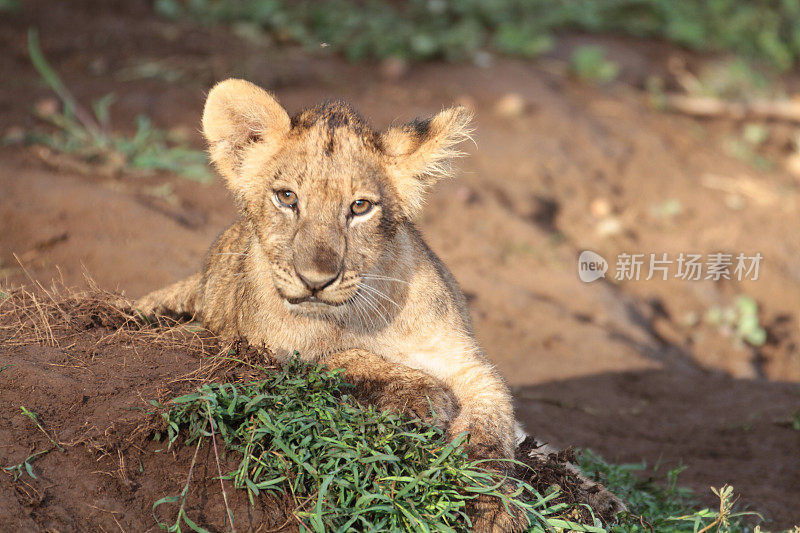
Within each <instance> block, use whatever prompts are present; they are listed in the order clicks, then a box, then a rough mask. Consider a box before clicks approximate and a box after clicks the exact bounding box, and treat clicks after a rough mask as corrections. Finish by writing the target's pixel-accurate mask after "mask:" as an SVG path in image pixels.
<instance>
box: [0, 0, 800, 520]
mask: <svg viewBox="0 0 800 533" xmlns="http://www.w3.org/2000/svg"><path fill="white" fill-rule="evenodd" d="M212 3H213V2H212ZM201 4H203V3H202V2H200V3H199V4H198V5H201ZM181 5H183V4H180V3H172V2H156V5H155V6H154V5H153V4H151V3H149V2H145V1H130V2H101V1H92V0H81V1H77V0H76V1H71V2H46V1H34V0H31V1H28V2H23V3H22V4H20V5H19V6H18V7H17V9H14V10H8V11H5V10H4V11H2V12H0V44H1V45H2V49H3V51H4V53H3V54H2V55H0V72H1V73H2V75H1V76H0V77H2V80H3V81H2V84H0V132H1V133H2V135H3V136H4V137H3V139H4V140H3V147H2V148H1V149H0V221H1V225H0V278H2V279H3V280H4V281H3V284H20V283H29V282H30V281H29V278H28V276H30V277H32V278H34V279H37V280H41V281H42V282H44V283H47V282H48V281H49V280H51V279H53V278H56V277H60V278H63V280H64V281H65V283H66V284H67V285H77V284H80V283H82V280H83V276H84V274H86V273H88V274H89V275H91V277H93V278H94V279H95V280H96V281H97V283H98V284H99V285H100V286H101V287H103V288H106V289H118V290H121V291H124V292H125V293H126V294H127V295H129V296H132V297H137V296H140V295H142V294H144V293H145V292H147V291H149V290H151V289H154V288H157V287H159V286H162V285H164V284H166V283H169V282H172V281H174V280H177V279H180V278H182V277H184V276H186V275H188V274H191V273H192V272H194V271H196V270H197V269H198V268H199V265H200V261H201V259H202V257H203V254H204V252H205V250H206V249H207V247H208V246H209V244H210V243H211V241H212V240H213V238H214V237H215V236H216V234H218V233H219V232H220V231H221V230H222V229H223V228H224V227H225V226H226V225H227V224H229V223H230V221H231V220H232V219H233V217H234V216H235V208H234V205H233V202H232V200H231V198H230V196H229V195H228V194H227V192H226V191H225V188H224V186H223V184H222V183H221V181H220V180H219V179H213V176H212V177H210V179H209V178H207V177H203V176H202V175H195V176H190V177H189V178H194V179H187V177H184V176H181V175H179V174H178V173H176V172H169V171H165V170H155V171H150V172H143V171H142V170H141V167H145V166H147V165H146V164H145V163H143V161H145V159H146V157H145V156H147V157H151V156H152V154H151V153H149V152H148V153H146V154H145V155H142V154H141V153H138V152H137V154H138V155H137V157H140V159H137V160H136V161H138V163H137V164H138V166H139V167H140V168H136V169H133V170H131V169H129V168H128V166H129V165H126V164H125V163H120V162H119V161H113V160H112V161H109V160H108V159H107V158H106V159H103V158H101V157H99V156H97V155H96V154H95V155H92V154H89V155H88V156H87V155H86V154H85V153H83V154H81V156H80V157H77V156H76V155H75V154H74V153H73V154H69V153H64V150H61V149H60V148H63V146H64V144H63V143H61V144H59V142H60V141H59V140H58V139H55V140H53V139H51V140H50V141H49V142H45V143H44V145H43V144H42V141H41V138H40V137H39V138H38V139H39V140H38V141H37V138H36V137H35V135H32V132H38V133H37V135H40V136H41V135H50V134H51V133H52V132H53V131H55V129H56V128H54V127H53V126H52V125H48V124H47V123H46V122H45V121H43V120H42V119H41V117H45V118H47V117H51V118H52V116H53V114H54V113H56V114H57V113H58V112H59V109H60V104H59V101H58V100H55V99H54V95H53V92H52V91H51V89H50V88H48V86H47V85H46V84H45V83H44V82H43V81H42V78H41V76H40V75H39V73H37V71H36V70H35V69H34V68H33V66H32V64H31V60H30V57H29V46H28V29H29V27H36V28H37V29H38V34H39V41H40V43H41V48H42V50H43V52H44V54H45V56H46V57H47V59H48V61H49V62H50V64H51V65H52V66H53V67H54V68H55V69H56V70H57V71H58V73H59V75H60V76H61V78H62V80H63V82H64V84H65V85H66V87H68V88H69V90H70V91H71V92H72V93H73V94H74V96H75V97H76V98H77V99H78V100H79V101H81V102H84V103H85V104H87V107H88V104H89V103H90V102H92V101H94V100H96V99H98V98H100V97H102V96H103V95H105V94H108V93H113V94H114V98H115V99H114V102H113V104H112V105H111V108H110V110H111V111H110V114H111V116H112V117H113V125H112V129H113V131H114V132H115V135H119V136H127V137H128V138H130V137H133V136H134V134H135V132H136V128H137V127H136V117H137V116H139V115H143V116H146V117H148V118H149V120H150V123H151V124H152V128H154V129H157V130H158V131H164V132H169V139H170V142H173V143H176V144H180V145H186V146H189V147H192V148H193V149H194V150H200V149H202V147H203V143H202V139H201V136H200V133H199V119H200V114H201V111H202V105H203V101H204V96H205V94H206V92H207V90H208V88H209V87H210V86H211V85H212V84H213V83H214V82H215V81H217V80H220V79H224V78H226V77H231V76H238V77H243V78H246V79H248V80H250V81H253V82H255V83H257V84H259V85H261V86H263V87H265V88H268V89H269V90H271V91H274V92H275V94H276V95H277V96H278V98H279V99H280V101H281V102H282V103H283V104H284V105H285V106H286V107H287V109H288V110H289V111H290V112H294V111H297V110H299V109H301V108H302V107H304V106H307V105H311V104H314V103H316V102H318V101H320V100H321V99H324V98H330V97H336V98H343V99H346V100H348V101H350V102H351V103H353V104H354V105H355V107H356V108H357V109H359V110H360V111H361V112H362V113H363V114H364V115H365V117H367V118H368V119H369V120H370V122H371V123H372V124H373V125H374V126H375V127H376V128H383V127H385V126H387V125H388V124H390V123H392V122H398V121H406V120H411V119H413V118H415V117H417V116H421V115H426V114H430V113H433V112H435V111H437V110H439V109H440V108H441V107H443V106H445V105H449V104H451V103H453V102H458V103H462V104H464V105H468V106H470V107H471V108H472V109H474V111H475V114H476V122H475V126H476V128H477V129H476V133H475V144H474V145H467V146H465V147H464V149H465V151H466V152H467V153H468V157H466V158H465V159H463V160H462V161H461V162H460V163H459V168H460V172H459V173H458V177H457V179H454V180H451V181H447V182H445V183H442V184H441V185H439V186H438V187H437V188H436V189H435V191H434V193H433V194H432V195H431V197H430V199H429V202H428V205H427V209H426V212H425V215H424V217H423V219H422V220H421V221H420V227H421V229H422V231H423V233H424V235H425V236H426V238H427V240H428V242H429V244H430V245H431V247H432V248H433V249H434V250H435V251H436V253H438V254H439V255H440V256H441V257H442V258H443V259H444V261H445V262H446V263H447V265H448V266H449V267H450V269H451V270H452V271H453V272H454V274H455V275H456V277H457V279H458V280H459V281H460V282H461V284H462V286H463V288H464V290H465V292H466V293H467V294H468V297H469V299H470V302H471V309H472V314H473V317H474V320H475V325H476V330H477V335H478V338H479V340H480V342H481V344H482V345H483V346H484V347H485V349H486V352H487V353H488V355H489V357H490V358H491V359H492V361H494V362H495V363H496V364H497V366H498V367H499V369H500V371H501V372H502V374H503V375H504V376H505V377H506V379H507V380H508V381H509V383H510V384H511V385H512V387H513V388H514V391H515V397H516V400H517V405H518V409H519V413H520V418H521V419H522V420H523V422H524V423H525V425H526V427H527V429H528V430H529V431H530V432H531V433H532V434H534V435H536V436H537V437H538V438H539V439H543V440H546V441H549V442H551V443H553V444H555V445H558V446H567V445H575V446H581V447H589V448H592V449H593V450H595V451H597V452H599V453H600V454H602V455H603V456H604V457H605V458H606V459H608V460H610V461H614V462H638V461H641V460H646V461H647V462H648V464H651V465H652V464H655V463H661V464H662V465H664V467H666V466H669V467H672V466H674V465H676V464H680V463H682V464H685V465H687V466H688V467H689V468H688V469H687V470H686V472H684V473H683V474H682V476H681V479H682V482H684V483H686V484H687V485H689V486H691V487H692V488H694V489H696V490H697V492H698V493H699V494H700V495H701V496H702V497H703V498H706V500H705V501H706V502H707V503H709V504H712V503H713V501H714V498H713V495H711V493H710V492H709V491H708V487H709V486H712V485H713V486H720V485H721V484H723V483H730V484H732V485H734V486H735V487H736V489H737V491H738V492H740V493H741V494H742V502H743V503H744V505H745V506H748V507H749V508H751V509H753V510H756V511H758V512H760V513H762V514H763V515H764V516H765V518H766V519H767V523H766V525H767V527H772V528H781V527H788V526H789V525H790V524H792V523H796V522H798V521H800V511H798V509H797V505H796V502H797V501H800V481H798V480H800V461H798V451H800V389H799V388H798V385H797V384H798V382H800V348H799V347H798V343H799V342H800V314H798V306H797V302H798V301H800V238H798V237H797V228H798V226H799V225H800V224H798V223H799V222H800V217H799V216H798V210H799V209H800V201H799V200H800V175H799V174H798V162H797V158H798V152H797V150H798V147H797V145H796V140H797V136H798V133H800V130H798V128H797V126H796V125H795V124H793V123H792V122H791V121H786V120H765V119H762V118H759V117H747V118H741V117H735V116H730V115H726V114H723V115H722V116H719V117H712V118H704V119H699V118H696V117H691V116H687V115H685V114H678V113H668V112H665V111H664V110H661V109H658V108H657V106H654V103H658V102H659V99H660V98H662V97H663V96H664V94H666V93H674V92H680V93H681V94H684V95H690V96H693V97H695V96H697V97H699V96H709V95H711V96H712V97H715V98H716V97H720V98H738V99H740V100H741V99H742V98H745V97H747V96H748V95H747V94H744V93H743V92H742V91H745V92H746V91H750V92H752V93H755V96H753V97H754V98H767V99H775V98H785V99H786V101H788V102H793V100H792V95H793V94H794V90H795V89H796V88H797V80H796V79H795V74H794V73H793V72H792V71H791V70H788V71H784V72H783V73H782V74H781V75H780V76H777V75H776V76H774V77H771V75H769V74H762V73H761V71H756V70H752V71H751V70H748V68H749V67H743V66H742V65H743V63H740V62H738V60H736V59H732V58H731V57H732V56H729V55H728V54H723V53H714V54H711V53H704V54H700V53H697V52H694V51H690V50H688V49H686V48H681V47H678V46H676V45H675V44H671V43H668V42H666V41H665V40H660V39H656V38H652V37H651V38H648V39H643V38H637V37H629V36H621V35H619V33H618V32H617V33H614V34H611V33H609V32H603V33H601V34H588V33H585V32H582V31H577V30H574V29H573V30H569V31H560V32H558V34H557V38H553V39H552V42H547V43H544V44H542V45H541V50H538V49H537V50H536V51H535V54H534V53H531V54H528V55H537V57H536V58H535V59H532V58H522V57H519V56H520V55H525V54H520V53H517V54H515V55H516V57H506V56H504V55H503V54H501V53H498V52H497V51H496V50H494V49H492V48H489V51H486V50H484V49H483V48H479V49H476V50H470V51H469V53H468V54H466V55H465V57H450V55H452V54H451V53H450V52H449V51H448V50H449V49H448V48H446V47H445V48H443V49H442V50H440V51H439V52H436V47H435V43H434V45H432V46H434V52H432V54H433V55H434V56H435V58H434V60H433V61H425V62H415V61H414V60H415V59H428V58H427V57H422V58H417V57H415V56H414V55H413V54H412V55H411V56H410V57H404V58H401V57H388V58H387V57H383V58H381V57H370V56H371V53H366V52H360V56H367V60H366V61H362V62H359V63H356V62H352V61H348V60H347V59H346V58H343V57H342V53H340V52H343V54H344V55H345V56H348V55H351V56H354V55H355V56H357V57H355V58H360V56H359V55H358V54H355V53H352V49H354V48H357V47H351V48H346V47H345V48H344V49H343V50H342V47H343V46H344V45H342V44H341V43H339V41H332V42H331V43H327V42H322V41H320V43H319V44H318V45H317V46H316V47H314V46H309V45H308V43H307V42H306V43H305V44H306V46H300V45H298V44H293V43H295V42H296V41H297V40H298V39H292V38H290V37H291V36H289V37H287V36H285V35H283V36H282V35H281V34H280V32H276V31H275V28H271V29H270V31H262V30H261V29H259V27H256V26H255V25H253V24H243V23H241V22H239V23H232V24H228V23H227V22H228V21H225V22H226V23H225V24H222V23H214V24H209V23H207V22H208V21H207V20H202V19H201V20H197V19H194V18H191V17H189V16H188V15H189V14H187V13H183V12H181V13H178V14H179V15H186V16H180V17H178V18H169V17H166V16H165V14H169V13H168V11H169V8H170V6H171V7H172V8H174V7H175V6H181ZM173 14H175V13H173ZM204 22H205V23H204ZM612 29H613V28H612ZM332 37H336V36H335V35H334V36H332ZM666 37H670V36H666ZM309 40H312V41H313V39H312V38H310V37H309ZM671 40H675V39H674V38H672V39H671ZM521 42H523V43H524V42H529V41H525V40H524V39H522V40H521ZM679 42H680V41H679ZM683 44H686V43H683ZM323 45H327V46H323ZM368 45H369V43H368ZM364 46H367V45H364ZM497 47H498V44H497V43H495V48H497ZM454 49H460V48H458V47H455V48H454ZM369 50H371V49H369ZM422 50H428V48H425V47H423V48H422ZM737 51H738V50H737ZM437 54H438V55H437ZM422 55H423V56H424V54H422ZM778 55H779V56H780V54H778ZM439 56H441V57H439ZM436 57H438V59H437V58H436ZM351 59H352V58H351ZM445 59H455V60H457V61H445ZM768 59H769V58H768ZM776 61H777V62H778V63H779V62H780V61H781V60H780V58H778V59H773V60H772V63H775V62H776ZM789 61H790V63H791V57H790V59H789ZM773 66H774V65H773ZM778 66H780V65H778ZM743 72H744V74H742V73H743ZM769 72H773V71H772V70H770V71H769ZM765 95H766V96H765ZM37 115H38V116H39V117H40V118H37ZM42 132H44V133H42ZM165 135H166V134H165ZM33 141H37V142H33ZM48 144H49V147H48V146H47V145H48ZM126 149H127V148H126ZM134 166H135V165H134ZM156 166H157V165H156ZM129 170H130V171H129ZM198 178H200V179H199V181H198ZM582 250H593V251H595V252H597V253H599V254H600V255H602V256H604V257H605V258H606V259H609V260H610V261H611V262H612V269H613V260H614V258H615V257H616V256H617V254H619V253H622V252H627V253H646V254H649V253H656V254H659V255H660V254H662V253H667V254H669V256H670V257H673V258H674V257H677V255H678V254H679V253H681V252H683V253H702V254H709V253H715V252H725V253H731V254H734V255H735V254H738V253H740V252H743V253H745V254H747V255H753V254H755V253H756V252H760V253H761V254H762V256H763V257H764V260H763V262H762V264H761V269H760V276H759V279H758V280H757V281H741V282H740V281H737V280H735V279H734V280H724V281H682V280H677V279H670V280H668V281H661V280H651V281H644V280H641V281H623V282H615V281H613V280H611V279H606V280H599V281H596V282H594V283H582V282H581V281H580V280H579V279H578V276H577V257H578V254H579V253H580V252H581V251H582ZM15 254H16V256H18V257H19V258H20V260H21V262H22V264H23V265H24V266H25V269H26V270H27V273H25V272H23V270H22V268H21V267H20V265H19V264H18V262H17V260H16V259H15V257H14V256H15ZM673 272H674V271H673ZM608 277H609V278H613V271H609V276H608ZM742 297H744V298H746V299H747V301H748V302H755V303H757V306H758V308H757V319H758V322H757V326H758V328H759V329H763V332H764V333H765V338H764V339H760V340H761V341H762V342H758V340H759V339H758V338H757V336H756V337H753V338H755V339H756V340H755V341H753V342H751V341H752V340H753V338H751V337H746V336H744V335H743V334H742V333H741V329H740V330H738V331H739V333H737V328H738V327H739V326H740V325H741V321H742V320H743V317H742V316H741V315H742V314H743V313H744V311H743V310H742V309H741V308H737V304H736V302H737V301H742V300H741V298H742ZM748 339H749V340H748Z"/></svg>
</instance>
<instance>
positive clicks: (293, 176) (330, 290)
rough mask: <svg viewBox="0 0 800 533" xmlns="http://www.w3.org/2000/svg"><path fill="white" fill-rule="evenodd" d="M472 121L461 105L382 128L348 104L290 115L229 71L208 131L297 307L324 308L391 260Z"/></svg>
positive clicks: (215, 97)
mask: <svg viewBox="0 0 800 533" xmlns="http://www.w3.org/2000/svg"><path fill="white" fill-rule="evenodd" d="M469 120H470V116H469V114H468V113H467V111H466V110H465V109H464V108H463V107H455V108H450V109H446V110H444V111H442V112H440V113H439V114H437V115H435V116H434V117H431V118H429V119H426V120H421V121H415V122H413V123H410V124H407V125H404V126H399V127H392V128H389V129H388V130H386V131H384V132H382V133H377V132H375V131H373V130H372V129H371V128H370V127H369V126H368V125H367V124H366V123H365V122H364V121H363V120H362V119H361V118H360V117H359V116H358V114H356V113H355V112H354V111H353V110H352V108H350V107H349V106H347V105H346V104H343V103H338V102H334V103H326V104H322V105H319V106H316V107H313V108H310V109H306V110H304V111H302V112H300V113H299V114H298V115H296V116H295V117H294V118H289V115H288V114H287V113H286V111H285V110H284V109H283V107H281V105H280V104H279V103H278V102H277V101H276V100H275V98H273V97H272V96H271V95H270V94H269V93H267V92H266V91H264V90H263V89H261V88H259V87H257V86H255V85H253V84H251V83H249V82H246V81H243V80H227V81H223V82H221V83H219V84H218V85H217V86H215V87H214V88H213V89H212V90H211V92H210V93H209V95H208V100H207V101H206V106H205V111H204V112H203V131H204V133H205V136H206V139H207V140H208V142H209V145H210V154H211V159H212V161H213V162H214V164H215V165H216V167H217V169H218V170H219V171H220V173H221V174H222V176H223V177H224V178H225V179H226V181H227V184H228V187H229V188H230V189H231V190H232V191H233V193H234V195H235V196H236V198H237V201H238V202H239V205H240V207H241V209H242V211H243V214H244V216H245V217H246V219H247V220H248V221H249V223H250V225H251V227H252V230H253V232H254V234H255V235H256V237H257V239H258V242H259V244H260V246H261V248H262V249H263V251H264V253H265V255H266V257H267V259H268V261H269V269H270V272H271V275H272V282H273V283H274V285H275V287H276V289H277V290H278V293H279V294H280V295H281V296H282V297H283V298H284V299H285V300H286V302H287V304H288V305H289V307H290V308H291V309H292V310H294V311H297V312H305V313H309V312H310V313H319V312H323V313H324V312H330V311H332V310H334V309H335V308H336V306H342V305H343V304H346V303H348V302H349V301H351V300H352V299H353V298H354V297H355V296H356V293H357V292H358V291H359V289H360V288H361V287H360V284H361V283H366V279H368V278H369V276H368V275H367V277H366V278H364V275H365V274H368V273H369V272H370V271H371V270H373V269H375V268H379V267H378V263H379V262H380V261H381V260H382V259H383V260H384V261H386V260H388V259H389V257H390V255H391V252H392V250H391V242H392V239H393V237H394V235H395V233H396V231H397V228H398V226H399V225H401V224H402V223H403V222H404V221H407V220H411V219H413V218H414V217H415V216H416V215H417V213H418V212H419V210H420V208H421V206H422V201H423V196H424V193H425V190H426V189H427V188H428V187H429V186H430V185H431V184H433V183H434V182H435V181H436V180H437V179H439V178H440V177H442V176H444V175H446V174H447V170H448V168H449V165H448V163H449V161H450V159H451V158H452V157H453V156H456V155H458V152H457V151H456V150H454V147H455V145H456V144H457V143H459V142H460V141H462V140H463V139H465V138H466V137H467V135H468V133H469V129H468V125H469ZM373 274H374V272H373Z"/></svg>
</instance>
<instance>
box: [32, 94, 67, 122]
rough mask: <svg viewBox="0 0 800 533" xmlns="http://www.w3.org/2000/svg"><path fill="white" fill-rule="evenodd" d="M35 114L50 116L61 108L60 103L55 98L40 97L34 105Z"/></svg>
mask: <svg viewBox="0 0 800 533" xmlns="http://www.w3.org/2000/svg"><path fill="white" fill-rule="evenodd" d="M33 108H34V110H35V111H36V114H37V115H39V116H40V117H45V118H47V117H52V116H53V115H55V114H57V113H58V112H59V111H60V110H61V105H60V104H59V103H58V100H56V99H55V98H42V99H41V100H39V101H38V102H36V104H35V105H34V107H33Z"/></svg>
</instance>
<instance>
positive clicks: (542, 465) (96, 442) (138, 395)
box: [0, 288, 613, 531]
mask: <svg viewBox="0 0 800 533" xmlns="http://www.w3.org/2000/svg"><path fill="white" fill-rule="evenodd" d="M0 297H2V300H0V372H2V373H3V380H4V384H5V385H4V387H3V388H2V389H1V390H0V401H2V403H3V405H5V406H6V408H5V409H4V410H3V411H2V412H1V413H0V432H2V434H4V435H6V436H8V438H6V439H4V440H3V442H2V445H0V465H2V466H3V467H4V468H5V470H6V474H7V475H2V476H0V514H2V515H3V516H6V517H12V518H11V520H9V521H7V522H6V523H5V524H4V525H3V527H4V528H7V530H9V531H15V530H45V529H55V530H58V531H85V530H96V529H104V530H111V529H117V528H122V529H124V530H126V531H145V530H151V529H154V527H155V526H156V519H157V520H159V521H161V522H163V523H167V524H172V523H174V521H175V520H176V517H177V515H178V511H179V502H172V503H166V504H163V505H159V506H158V508H157V509H155V512H154V508H153V504H154V503H155V502H156V501H158V500H160V499H162V498H165V497H170V496H178V495H180V494H181V491H182V490H183V487H184V486H185V484H186V482H187V476H189V471H190V468H191V470H192V474H191V483H190V484H189V492H188V497H187V499H186V507H185V510H186V512H187V514H188V516H190V517H191V519H192V520H194V521H195V522H197V523H198V524H202V525H204V526H205V527H209V528H211V529H212V530H225V529H226V527H225V526H226V525H225V522H224V517H225V507H224V503H223V498H222V494H221V489H220V482H219V480H218V479H216V477H217V476H218V475H219V473H218V470H217V466H216V462H215V455H214V453H213V450H212V449H211V447H210V446H205V447H203V448H200V452H199V455H198V456H197V459H196V461H195V462H194V467H192V466H191V465H192V464H193V457H194V452H195V447H194V446H189V447H185V446H177V447H173V448H172V449H170V450H167V449H166V443H165V442H164V441H163V439H162V440H156V439H154V437H155V436H156V435H158V434H159V433H160V432H161V431H163V430H164V427H163V425H164V423H163V420H162V417H161V416H159V413H158V408H157V407H155V404H154V403H153V402H158V403H160V402H165V401H167V400H168V399H170V398H172V397H175V396H176V395H180V394H184V393H187V392H190V391H192V390H194V389H196V387H197V386H198V385H199V384H200V383H203V382H209V381H225V382H243V381H250V380H253V379H254V378H255V376H256V374H255V371H254V370H252V369H251V367H249V366H248V365H247V364H241V363H240V362H234V361H231V360H230V359H229V358H227V359H226V358H225V357H224V354H227V353H228V351H229V350H230V349H231V347H230V346H228V345H225V346H223V345H221V344H220V343H219V341H218V340H217V339H216V338H214V337H213V336H212V335H211V334H210V333H208V332H206V331H204V330H202V329H201V328H199V327H197V326H195V325H193V324H180V323H163V322H162V323H153V322H148V321H146V320H144V319H142V318H140V317H137V316H135V315H134V314H131V313H130V312H129V311H126V310H124V303H125V302H124V300H122V299H121V298H119V297H118V296H116V295H113V294H111V293H104V292H101V291H99V290H97V289H96V288H95V289H92V290H90V291H87V292H84V293H72V294H69V295H67V296H64V297H62V296H57V295H56V294H55V293H54V292H46V291H44V292H37V293H31V292H27V291H24V290H14V291H11V292H6V293H0ZM120 304H122V305H123V307H120ZM233 349H234V350H236V356H237V359H240V360H244V361H246V362H248V363H255V362H258V364H259V365H262V366H271V365H272V366H274V362H272V361H271V360H269V359H268V358H267V359H265V354H263V352H259V351H258V350H255V349H253V348H251V347H247V346H244V345H236V346H234V347H233ZM220 355H223V357H218V356H220ZM266 357H268V356H266ZM532 450H534V445H533V444H532V441H530V440H529V441H527V442H526V443H525V445H524V446H523V447H521V449H520V454H519V459H520V460H522V461H525V462H526V463H528V464H529V465H531V466H533V467H535V469H534V470H528V469H525V470H524V472H523V471H521V472H519V475H520V477H522V478H524V479H525V481H527V482H529V483H530V484H531V485H532V486H534V487H535V488H537V490H541V491H542V492H543V491H545V490H547V489H548V488H550V487H552V486H553V485H554V484H557V485H558V486H560V487H562V488H563V489H564V495H563V497H562V501H564V502H567V503H588V502H590V501H592V500H591V498H592V493H593V492H596V489H593V488H591V487H588V488H587V487H586V486H583V485H582V484H581V480H580V479H578V477H577V476H575V475H574V472H571V471H570V470H569V468H568V467H567V466H566V461H567V460H570V458H569V456H568V454H566V455H565V454H553V455H545V454H538V455H537V454H531V453H530V452H531V451H532ZM234 459H235V458H233V457H228V458H227V461H226V460H225V459H223V465H222V471H223V472H228V471H230V470H232V468H233V465H234ZM226 462H227V464H225V463H226ZM521 470H522V469H521ZM228 498H229V504H230V506H231V509H232V510H233V513H234V516H235V517H236V518H237V528H239V529H242V528H247V527H249V528H253V529H257V528H261V529H262V530H263V529H264V528H266V529H268V530H284V529H285V530H296V529H297V527H298V524H299V522H298V519H297V518H296V517H295V516H294V514H293V513H292V511H293V510H294V504H293V503H292V500H291V499H290V498H289V497H288V496H285V497H282V498H281V497H275V496H262V497H261V498H259V499H257V500H256V502H255V505H254V506H251V505H250V503H249V501H248V498H247V496H246V493H245V491H238V490H228ZM606 514H607V513H606ZM584 515H585V516H583V518H585V519H587V520H588V519H590V518H589V516H590V515H589V513H588V511H586V512H585V513H584ZM601 516H602V515H601ZM575 518H578V516H576V517H575ZM602 518H604V519H605V520H611V519H612V518H613V517H611V516H602Z"/></svg>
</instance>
